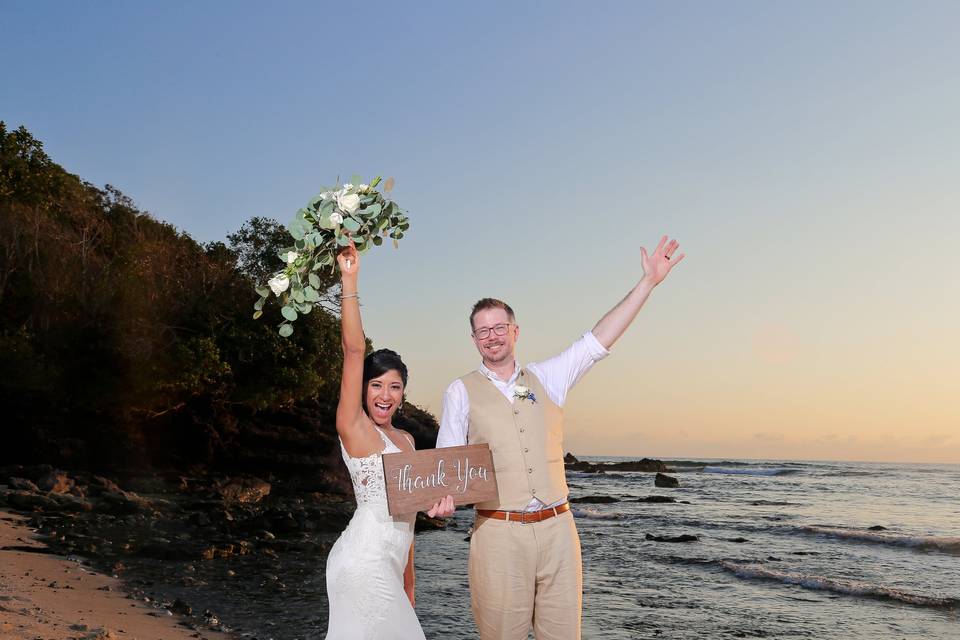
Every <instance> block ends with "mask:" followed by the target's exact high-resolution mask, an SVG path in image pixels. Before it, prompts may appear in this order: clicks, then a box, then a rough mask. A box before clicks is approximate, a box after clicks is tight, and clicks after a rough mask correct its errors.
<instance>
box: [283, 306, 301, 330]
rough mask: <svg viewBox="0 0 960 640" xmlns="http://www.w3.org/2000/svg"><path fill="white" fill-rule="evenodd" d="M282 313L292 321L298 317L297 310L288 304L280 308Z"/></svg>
mask: <svg viewBox="0 0 960 640" xmlns="http://www.w3.org/2000/svg"><path fill="white" fill-rule="evenodd" d="M280 313H281V314H282V315H283V317H284V318H286V319H287V320H289V321H290V322H293V321H294V320H296V319H297V311H296V310H295V309H294V308H293V307H292V306H290V305H287V306H285V307H283V308H282V309H280ZM281 335H282V334H281Z"/></svg>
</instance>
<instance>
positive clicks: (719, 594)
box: [154, 457, 960, 640]
mask: <svg viewBox="0 0 960 640" xmlns="http://www.w3.org/2000/svg"><path fill="white" fill-rule="evenodd" d="M585 459H586V460H589V461H591V462H603V461H620V460H628V459H629V458H610V457H606V458H605V457H592V458H585ZM664 462H665V463H666V464H667V465H668V466H670V467H672V468H674V469H676V472H675V473H672V474H671V475H673V476H674V477H676V478H678V479H679V481H680V486H679V487H678V488H673V489H665V488H657V487H655V486H654V474H652V473H639V472H638V473H628V472H616V473H607V474H600V475H597V474H587V473H573V472H570V473H568V475H567V480H568V483H569V485H570V490H571V498H583V497H587V496H603V497H606V498H608V499H609V498H612V499H615V500H616V501H615V502H606V503H583V502H581V503H577V504H575V505H574V515H575V517H576V521H577V527H578V529H579V532H580V540H581V545H582V549H583V565H584V570H583V578H584V596H583V637H584V638H603V639H605V640H617V639H628V638H629V639H632V638H671V639H673V640H680V639H684V638H690V639H694V638H695V639H697V640H702V639H703V638H798V639H799V638H810V639H820V638H843V639H846V640H859V639H862V640H868V639H869V640H876V639H879V638H918V639H919V638H923V639H925V640H935V639H942V640H948V639H949V640H956V639H957V638H960V465H920V464H885V463H861V462H798V461H775V460H770V461H757V460H751V461H736V460H732V461H731V460H686V461H683V460H674V461H670V460H664ZM647 496H665V497H667V498H674V499H675V500H676V501H677V502H659V503H658V502H638V501H637V500H638V499H643V498H645V497H647ZM471 524H472V511H469V510H462V511H458V512H457V513H456V515H455V516H454V517H453V519H452V522H451V524H450V526H449V527H448V528H447V530H442V531H427V532H422V533H420V534H418V535H417V538H416V566H417V612H418V615H419V617H420V620H421V624H422V625H423V628H424V631H425V633H426V636H427V638H438V639H439V638H443V639H474V638H477V637H478V636H477V633H476V631H475V629H474V626H473V621H472V617H471V613H470V601H469V592H468V588H467V576H466V567H467V552H468V548H469V543H468V542H467V541H466V537H467V534H468V529H469V528H470V526H471ZM648 536H652V537H654V538H661V539H669V538H671V537H677V536H696V538H697V539H696V540H695V541H690V542H667V541H658V540H655V539H648ZM333 538H335V536H334V537H333ZM333 538H329V537H328V538H327V539H324V540H311V539H302V540H298V541H291V544H290V545H289V548H288V550H287V551H285V552H283V553H281V554H279V555H278V557H277V558H274V559H268V560H270V562H269V563H268V564H264V560H263V559H262V558H258V557H256V556H245V557H237V558H233V559H229V560H224V561H219V562H217V563H212V564H207V565H201V566H200V568H199V570H200V571H203V572H205V573H207V575H204V576H199V575H198V580H197V584H200V585H205V586H204V587H203V588H196V587H194V588H191V589H190V590H189V593H185V595H184V597H189V598H190V599H191V601H192V602H194V603H204V602H206V603H209V606H212V607H215V608H216V612H217V614H218V616H219V619H220V621H221V623H222V624H223V626H225V627H227V628H230V629H231V630H233V631H234V632H236V633H237V634H238V635H240V636H241V637H244V638H256V639H258V640H267V639H272V640H307V639H317V638H323V637H324V634H325V631H326V596H325V593H324V566H323V553H322V552H318V549H325V548H327V547H328V546H329V543H330V542H332V540H333ZM220 574H222V575H220ZM228 576H232V577H228ZM154 586H155V587H157V588H161V589H162V586H163V585H162V584H155V585H154ZM165 591H166V593H169V590H165Z"/></svg>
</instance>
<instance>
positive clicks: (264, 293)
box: [254, 286, 270, 298]
mask: <svg viewBox="0 0 960 640" xmlns="http://www.w3.org/2000/svg"><path fill="white" fill-rule="evenodd" d="M254 291H256V292H257V294H258V295H259V296H260V297H261V298H267V297H269V296H270V287H264V286H259V287H257V288H256V289H254Z"/></svg>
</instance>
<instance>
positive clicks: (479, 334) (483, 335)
mask: <svg viewBox="0 0 960 640" xmlns="http://www.w3.org/2000/svg"><path fill="white" fill-rule="evenodd" d="M512 324H513V323H512V322H508V323H506V324H498V325H494V326H493V327H483V328H482V329H477V330H476V331H474V332H473V337H474V338H476V339H477V340H486V339H487V338H488V337H490V332H491V331H492V332H493V333H494V335H498V336H505V335H507V329H509V328H510V325H512Z"/></svg>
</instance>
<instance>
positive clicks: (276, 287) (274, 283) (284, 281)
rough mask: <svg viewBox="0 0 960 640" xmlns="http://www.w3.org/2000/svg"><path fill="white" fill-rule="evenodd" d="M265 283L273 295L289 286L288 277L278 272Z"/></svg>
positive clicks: (278, 293)
mask: <svg viewBox="0 0 960 640" xmlns="http://www.w3.org/2000/svg"><path fill="white" fill-rule="evenodd" d="M291 253H292V252H291ZM267 285H268V286H269V287H270V290H271V291H273V293H274V294H275V295H278V296H279V295H280V294H281V293H283V292H284V291H286V290H287V289H288V288H289V287H290V278H288V277H287V274H285V273H278V274H277V275H275V276H273V277H272V278H270V279H269V280H268V281H267Z"/></svg>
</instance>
